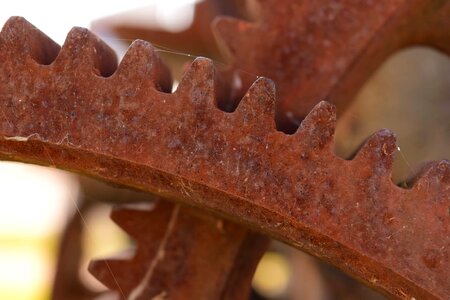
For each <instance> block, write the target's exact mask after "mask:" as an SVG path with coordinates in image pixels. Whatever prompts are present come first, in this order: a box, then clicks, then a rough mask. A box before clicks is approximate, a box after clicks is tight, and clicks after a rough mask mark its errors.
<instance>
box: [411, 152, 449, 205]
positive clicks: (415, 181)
mask: <svg viewBox="0 0 450 300" xmlns="http://www.w3.org/2000/svg"><path fill="white" fill-rule="evenodd" d="M408 186H412V188H413V189H415V190H423V189H428V190H430V191H432V190H443V191H445V192H446V195H447V201H448V202H450V161H448V160H445V159H444V160H441V161H433V162H429V163H427V164H425V165H424V166H423V167H422V168H420V169H419V171H418V172H416V174H415V175H414V176H412V177H411V179H410V180H408Z"/></svg>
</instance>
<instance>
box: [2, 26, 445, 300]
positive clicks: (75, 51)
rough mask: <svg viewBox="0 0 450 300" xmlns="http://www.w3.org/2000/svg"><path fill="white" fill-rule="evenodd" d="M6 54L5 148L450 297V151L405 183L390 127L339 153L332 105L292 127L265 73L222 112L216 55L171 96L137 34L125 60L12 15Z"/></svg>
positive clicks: (373, 281)
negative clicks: (285, 127) (394, 174)
mask: <svg viewBox="0 0 450 300" xmlns="http://www.w3.org/2000/svg"><path fill="white" fill-rule="evenodd" d="M0 50H1V51H0V62H1V67H0V99H1V101H2V105H1V108H0V111H1V115H0V117H1V119H0V120H1V122H0V137H1V139H0V155H1V156H2V157H3V158H6V159H14V160H20V161H25V162H33V163H39V164H44V165H54V166H58V167H61V168H65V169H69V170H73V171H77V172H81V173H84V174H88V175H91V176H95V177H97V178H101V179H104V180H107V181H110V182H113V183H118V184H121V185H125V186H129V187H133V188H138V189H141V190H144V191H149V192H152V193H154V194H158V195H161V196H164V197H165V198H168V199H171V200H174V201H177V202H180V203H185V204H188V205H192V206H196V207H199V208H201V209H206V210H208V211H211V212H213V213H215V214H217V215H220V216H225V217H227V218H229V219H231V220H233V221H235V222H237V223H240V224H242V225H246V226H250V227H251V228H253V229H256V230H257V231H259V232H261V233H264V234H266V235H269V236H271V237H275V238H278V239H280V240H282V241H285V242H286V243H288V244H290V245H292V246H294V247H297V248H299V249H302V250H305V251H307V252H309V253H311V254H313V255H315V256H317V257H319V258H321V259H324V260H325V261H328V262H330V263H332V264H334V265H336V266H338V267H339V268H341V269H342V270H344V271H346V272H347V273H349V274H352V275H353V276H355V277H357V278H359V279H361V280H362V281H364V282H365V283H367V284H368V285H369V286H372V287H375V288H377V289H380V290H382V291H384V292H385V293H387V294H389V295H391V296H396V297H398V298H402V299H411V298H416V299H420V298H426V299H434V298H442V299H445V297H446V296H447V295H448V294H450V286H448V282H447V279H448V278H449V275H450V274H449V272H450V271H449V270H450V259H449V257H448V251H447V249H448V248H449V246H450V238H449V237H450V234H449V233H450V232H449V231H450V226H449V225H450V220H449V214H448V212H449V205H450V188H449V181H450V169H449V162H448V161H446V160H444V161H441V162H435V163H432V164H429V165H428V166H427V167H424V168H423V172H422V173H421V174H418V175H416V177H415V180H413V181H412V182H411V185H410V186H412V187H411V188H410V189H402V188H399V187H397V186H395V185H394V184H393V183H392V182H391V180H390V171H391V167H392V159H393V153H394V151H395V149H396V145H395V139H394V137H393V134H392V133H390V132H389V131H386V130H382V131H380V132H378V133H377V134H375V135H374V136H372V137H371V138H370V139H369V140H368V141H367V142H366V143H365V145H364V146H363V147H362V148H361V150H360V151H359V152H358V153H357V155H356V156H355V158H354V159H353V160H350V161H345V160H342V159H340V158H338V157H336V156H335V155H334V154H333V152H332V138H333V133H334V122H335V118H336V117H335V112H334V108H333V106H331V105H329V104H327V103H326V102H321V103H319V104H318V105H316V107H315V108H314V109H313V110H312V111H311V112H310V113H309V114H308V115H307V117H306V118H305V120H304V121H303V122H302V124H301V126H300V127H299V129H298V130H297V132H296V133H295V134H293V135H286V134H284V133H281V132H279V131H277V130H276V129H275V121H274V115H275V108H274V106H275V91H274V86H273V83H272V82H271V81H270V80H267V79H265V78H259V79H258V80H257V81H256V82H255V83H254V84H253V85H252V86H251V88H250V89H249V90H248V92H247V93H246V95H245V96H244V98H243V99H242V100H241V102H240V103H239V106H238V108H237V109H236V111H235V112H233V113H226V112H223V111H221V110H219V109H217V108H216V105H217V99H218V98H220V95H219V93H221V92H222V91H223V90H224V88H223V87H221V86H218V82H220V81H219V80H215V72H214V68H213V66H212V63H211V62H210V61H209V60H207V59H197V60H196V61H195V62H194V63H193V64H192V65H191V67H190V68H189V69H188V71H187V72H186V74H185V75H184V77H183V79H182V81H181V82H180V85H179V86H178V89H177V91H176V92H174V93H172V94H171V93H168V90H169V89H170V79H169V78H168V75H167V71H166V68H165V67H164V65H163V64H162V63H161V62H160V61H159V60H158V58H157V57H156V55H155V54H154V52H153V49H152V47H151V46H150V45H149V44H147V43H145V42H142V41H137V42H135V43H134V44H133V45H132V46H131V47H130V49H129V51H128V52H127V54H126V55H125V57H124V59H123V60H122V62H121V63H120V65H119V67H118V68H117V70H116V61H115V58H114V55H113V54H112V52H111V51H110V50H109V49H108V48H107V46H106V45H105V44H103V43H102V42H101V41H99V40H98V39H97V38H96V37H95V36H93V35H91V34H90V33H89V32H88V31H86V30H84V29H74V30H73V31H72V32H71V33H70V34H69V36H68V38H67V40H66V42H65V44H64V45H63V47H62V49H61V50H60V49H59V46H57V45H56V44H55V43H53V42H52V41H50V40H49V39H48V38H47V37H45V36H44V35H43V34H42V33H40V32H39V31H38V30H37V29H36V28H34V27H32V26H31V25H30V24H28V23H27V22H25V21H24V20H23V19H21V18H13V19H10V21H9V22H8V23H7V24H6V25H5V27H4V28H3V30H2V33H1V35H0ZM343 174H344V176H343ZM138 240H139V239H138ZM417 240H420V243H418V242H417ZM156 257H158V256H156ZM418 270H420V272H418ZM169 297H170V295H169Z"/></svg>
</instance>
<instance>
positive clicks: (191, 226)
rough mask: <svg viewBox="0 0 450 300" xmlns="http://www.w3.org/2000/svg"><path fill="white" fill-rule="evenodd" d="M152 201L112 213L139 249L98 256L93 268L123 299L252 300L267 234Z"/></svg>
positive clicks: (183, 208)
mask: <svg viewBox="0 0 450 300" xmlns="http://www.w3.org/2000/svg"><path fill="white" fill-rule="evenodd" d="M151 206H152V205H150V206H149V207H145V206H144V205H143V204H140V206H139V207H137V208H126V207H123V208H116V209H115V210H114V211H113V212H112V215H111V217H112V219H113V220H114V221H115V222H116V223H117V224H119V226H121V227H122V228H123V229H124V230H125V231H126V232H127V233H129V234H130V235H131V236H132V237H133V238H135V239H136V242H137V250H136V251H135V253H133V254H132V257H131V258H129V259H123V258H122V259H108V260H98V261H94V262H92V263H91V265H90V267H89V269H90V271H91V273H93V274H94V275H95V276H96V277H97V278H98V279H100V280H101V281H102V282H103V283H105V285H106V286H107V287H109V288H111V289H113V290H115V291H117V293H118V294H119V295H122V296H123V298H124V299H153V298H154V297H157V296H159V297H161V298H162V299H187V298H189V299H230V300H231V299H233V300H234V299H242V300H244V299H248V297H249V292H250V283H251V280H252V277H253V272H254V270H255V268H256V265H257V263H258V261H259V259H260V258H261V255H262V254H263V253H264V251H265V250H266V248H267V239H266V238H265V237H263V236H260V235H258V234H255V233H250V232H249V231H247V230H246V229H244V228H242V227H241V226H239V225H237V224H233V223H231V222H228V221H224V220H222V219H220V218H216V217H212V216H208V215H201V214H199V212H198V211H196V210H193V209H191V208H187V207H182V206H181V205H179V204H175V205H174V204H172V203H168V202H161V201H160V202H157V203H156V207H151Z"/></svg>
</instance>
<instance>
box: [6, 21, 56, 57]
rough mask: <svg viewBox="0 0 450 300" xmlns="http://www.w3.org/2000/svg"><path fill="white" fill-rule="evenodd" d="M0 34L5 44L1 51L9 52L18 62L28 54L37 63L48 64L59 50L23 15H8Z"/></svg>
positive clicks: (54, 43)
mask: <svg viewBox="0 0 450 300" xmlns="http://www.w3.org/2000/svg"><path fill="white" fill-rule="evenodd" d="M0 36H1V43H2V44H3V45H5V46H6V49H2V51H8V52H10V53H11V57H12V58H13V59H14V60H16V61H19V62H23V61H25V57H26V56H27V55H29V56H31V58H32V59H33V60H35V61H36V62H37V63H39V64H43V65H48V64H51V63H52V62H53V61H54V60H55V58H56V57H57V56H58V53H59V51H60V46H59V45H58V44H57V43H56V42H54V41H53V40H52V39H50V38H49V37H48V36H47V35H45V34H44V33H43V32H42V31H40V30H39V29H37V28H36V27H34V26H33V25H32V24H31V23H30V22H28V21H27V20H26V19H25V18H23V17H10V18H9V19H8V21H7V22H6V23H5V24H4V26H3V28H2V31H1V33H0ZM2 48H3V47H2Z"/></svg>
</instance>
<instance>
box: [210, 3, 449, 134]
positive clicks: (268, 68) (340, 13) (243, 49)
mask: <svg viewBox="0 0 450 300" xmlns="http://www.w3.org/2000/svg"><path fill="white" fill-rule="evenodd" d="M255 2H257V3H258V4H259V5H256V7H257V9H256V10H257V11H258V12H257V13H256V14H259V20H258V21H257V22H255V23H250V22H247V21H243V20H238V19H233V18H230V17H219V18H218V19H217V20H216V21H215V24H214V29H215V32H216V35H217V37H218V39H219V41H221V42H222V44H223V46H224V47H223V49H224V50H225V52H227V53H228V55H229V56H230V57H232V60H233V62H232V67H231V69H230V70H228V71H227V73H226V75H225V76H227V77H229V78H231V79H230V81H231V82H236V81H237V82H239V83H240V84H239V85H237V87H238V88H239V87H241V89H243V90H242V91H241V93H236V94H238V95H239V94H242V93H244V92H245V89H247V88H248V87H249V86H250V84H251V82H248V79H247V78H246V77H245V76H244V77H242V78H238V77H241V76H240V74H241V73H240V72H239V70H245V71H246V72H252V73H254V74H256V75H262V76H267V77H270V78H272V79H273V80H274V81H275V83H276V85H277V97H278V100H279V102H278V105H277V121H278V122H279V124H280V127H281V128H283V129H284V130H287V131H293V130H294V129H295V128H296V127H297V126H298V125H299V123H300V121H301V120H302V119H303V118H304V117H305V116H306V115H307V114H308V113H309V111H310V110H311V109H312V108H313V107H314V106H315V105H316V104H317V103H318V102H320V101H322V100H326V101H329V102H331V103H333V104H335V105H336V106H337V107H338V109H339V110H343V109H344V108H345V107H346V106H347V104H348V103H349V102H350V101H351V100H352V99H353V98H354V95H355V93H356V92H357V91H358V90H359V88H360V87H361V85H362V84H363V83H364V82H365V81H366V80H367V78H368V77H369V76H370V75H371V74H372V72H373V71H374V70H375V69H376V68H377V67H378V66H379V65H380V64H381V63H382V62H383V61H384V60H385V59H386V58H387V57H388V56H389V55H391V54H393V53H394V52H395V51H397V50H399V49H401V48H404V47H407V46H411V45H416V44H423V45H428V46H432V47H436V48H438V49H440V50H443V51H446V52H447V53H450V33H449V32H450V31H449V30H448V28H449V27H450V2H449V1H440V0H412V1H411V0H379V1H360V0H340V1H330V0H319V1H297V0H286V1H282V2H280V1H277V0H258V1H255ZM254 14H255V13H254ZM246 81H247V82H246ZM235 86H236V84H235ZM235 88H236V87H235ZM235 101H239V98H237V99H235Z"/></svg>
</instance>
